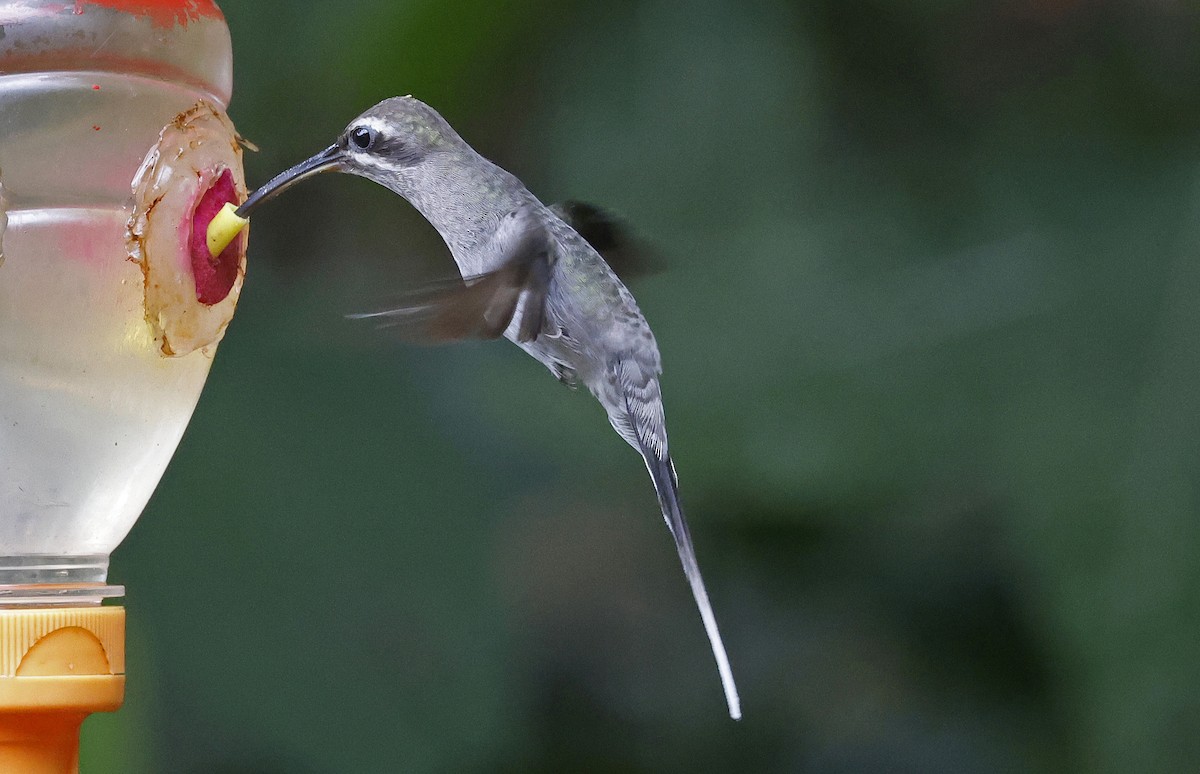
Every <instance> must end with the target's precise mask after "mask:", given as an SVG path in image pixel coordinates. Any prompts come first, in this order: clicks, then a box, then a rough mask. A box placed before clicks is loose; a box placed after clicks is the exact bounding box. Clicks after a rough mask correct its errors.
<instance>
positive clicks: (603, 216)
mask: <svg viewBox="0 0 1200 774" xmlns="http://www.w3.org/2000/svg"><path fill="white" fill-rule="evenodd" d="M550 209H551V210H553V211H554V214H555V215H557V216H558V217H560V218H562V219H563V221H564V222H565V223H566V224H567V225H568V226H570V227H571V228H573V229H575V231H576V233H578V234H579V236H581V237H583V238H584V239H586V240H587V242H588V244H590V245H591V246H592V247H593V248H595V250H596V252H598V253H600V257H602V258H603V259H604V262H605V263H607V264H608V265H609V266H610V267H611V268H612V270H613V271H614V272H615V273H616V275H617V276H618V277H620V278H621V279H622V280H628V279H630V278H631V277H637V276H643V275H646V274H657V273H659V272H660V271H662V270H663V268H664V264H665V262H664V261H663V259H662V257H661V256H660V255H658V253H656V252H655V251H654V250H652V249H650V247H649V246H648V245H646V244H645V243H644V242H642V241H640V240H639V239H637V238H636V237H634V236H633V234H632V233H631V232H630V229H629V227H628V226H627V225H626V224H625V223H624V222H622V221H621V220H620V219H619V218H617V217H616V216H614V215H613V214H612V213H610V212H607V211H605V210H603V209H601V208H600V207H597V206H596V205H594V204H588V203H587V202H580V201H565V202H562V203H560V204H555V205H553V206H552V207H551V208H550Z"/></svg>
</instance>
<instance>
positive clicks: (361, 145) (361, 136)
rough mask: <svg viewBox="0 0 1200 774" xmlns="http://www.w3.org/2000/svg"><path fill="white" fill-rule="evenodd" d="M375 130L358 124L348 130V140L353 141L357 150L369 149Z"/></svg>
mask: <svg viewBox="0 0 1200 774" xmlns="http://www.w3.org/2000/svg"><path fill="white" fill-rule="evenodd" d="M375 134H376V133H375V130H373V129H370V128H368V127H365V126H358V127H355V128H354V129H352V130H350V142H352V143H354V145H355V147H357V148H358V149H359V150H370V148H371V146H372V145H374V144H375Z"/></svg>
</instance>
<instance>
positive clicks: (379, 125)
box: [354, 116, 387, 134]
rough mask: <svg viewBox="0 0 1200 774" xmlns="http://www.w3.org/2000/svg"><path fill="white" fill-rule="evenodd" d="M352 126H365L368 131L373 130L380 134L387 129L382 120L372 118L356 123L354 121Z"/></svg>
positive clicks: (362, 119) (368, 117) (361, 119)
mask: <svg viewBox="0 0 1200 774" xmlns="http://www.w3.org/2000/svg"><path fill="white" fill-rule="evenodd" d="M354 126H355V127H359V126H365V127H367V128H368V129H374V130H375V131H377V132H379V133H380V134H382V133H383V130H384V129H386V128H387V122H386V121H384V120H383V119H380V118H375V117H374V116H367V117H366V118H360V119H359V120H358V121H356V122H355V124H354Z"/></svg>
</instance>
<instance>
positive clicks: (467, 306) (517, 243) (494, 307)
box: [348, 213, 552, 343]
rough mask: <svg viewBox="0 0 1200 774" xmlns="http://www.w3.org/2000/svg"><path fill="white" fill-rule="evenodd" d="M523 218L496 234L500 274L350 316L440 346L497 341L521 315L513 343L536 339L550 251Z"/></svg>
mask: <svg viewBox="0 0 1200 774" xmlns="http://www.w3.org/2000/svg"><path fill="white" fill-rule="evenodd" d="M521 215H522V213H513V215H510V216H509V218H507V219H506V224H511V225H507V226H505V227H506V228H508V229H509V231H511V232H514V233H504V232H503V231H501V232H500V233H498V234H497V238H498V239H500V240H502V243H504V244H507V245H509V248H508V249H507V250H506V254H507V257H506V259H505V261H504V263H503V264H502V265H501V266H500V268H499V269H496V270H495V271H491V272H487V273H485V274H479V275H475V276H472V277H464V278H462V279H457V278H456V279H453V280H448V281H446V282H439V283H434V284H431V285H428V286H426V287H425V288H422V289H420V290H417V291H414V292H413V293H411V294H409V295H408V296H407V297H406V298H405V303H404V304H403V305H401V306H398V307H394V308H391V309H385V310H382V311H379V312H367V313H364V314H352V315H348V316H349V317H350V318H352V319H373V320H377V321H378V322H379V323H380V327H382V328H397V329H399V330H400V332H401V333H402V334H404V335H405V337H406V338H408V339H410V340H424V341H432V342H437V343H442V342H447V341H458V340H460V339H497V338H500V336H502V335H504V331H505V330H507V329H508V327H509V325H510V324H511V323H512V321H513V318H514V317H515V316H516V315H517V312H518V310H519V311H520V313H521V320H520V323H519V327H518V329H517V340H518V341H521V342H526V341H532V340H534V339H535V338H537V336H538V334H539V333H541V331H542V326H543V323H544V321H545V314H546V294H547V292H549V288H550V262H551V258H552V250H551V244H550V240H549V237H548V236H547V234H546V230H545V228H544V227H542V226H541V225H540V224H536V223H534V222H533V221H532V220H530V219H528V218H525V217H521ZM505 227H502V228H505Z"/></svg>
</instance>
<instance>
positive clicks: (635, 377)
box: [236, 96, 741, 719]
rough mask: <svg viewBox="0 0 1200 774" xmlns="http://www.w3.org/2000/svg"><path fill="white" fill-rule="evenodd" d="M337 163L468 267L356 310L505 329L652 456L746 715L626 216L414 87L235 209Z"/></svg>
mask: <svg viewBox="0 0 1200 774" xmlns="http://www.w3.org/2000/svg"><path fill="white" fill-rule="evenodd" d="M330 171H337V172H345V173H348V174H352V175H358V176H360V177H365V178H367V179H368V180H371V181H374V182H375V183H378V184H380V185H382V186H384V187H386V188H389V189H390V190H392V191H393V192H395V193H396V194H398V195H399V196H401V197H403V198H404V199H406V200H407V201H408V202H409V203H410V204H412V206H413V207H415V208H416V209H417V211H418V212H420V214H421V215H422V216H424V217H425V219H426V220H428V221H429V222H430V224H432V225H433V227H434V228H435V229H436V230H437V231H438V233H439V234H440V235H441V237H442V239H443V240H444V241H445V243H446V246H447V247H448V248H449V250H450V254H451V256H452V257H453V258H454V261H455V263H456V264H457V265H458V269H459V273H460V275H461V278H458V277H456V278H455V279H453V280H451V281H450V282H447V283H440V284H435V285H432V286H430V287H428V288H426V289H423V290H420V291H417V292H415V293H414V294H412V296H411V297H410V298H409V299H407V300H408V301H409V302H410V303H407V304H406V305H404V306H402V307H400V308H394V309H388V310H385V311H382V312H373V313H368V314H365V315H355V316H357V317H374V318H378V319H379V320H380V321H382V322H385V323H387V322H391V323H395V324H399V325H401V326H402V327H404V328H405V329H407V330H409V331H416V332H418V333H419V334H420V335H422V336H423V337H424V338H427V339H431V340H434V341H454V340H461V339H470V338H482V339H496V338H500V337H501V336H503V337H504V338H506V339H508V340H509V341H512V342H513V343H515V344H516V345H517V346H518V347H520V348H521V349H523V350H525V352H527V353H529V354H530V355H532V356H533V357H534V359H536V360H537V361H538V362H540V363H541V364H542V365H544V366H545V367H546V368H548V369H549V370H550V372H551V373H552V374H553V375H554V376H555V377H556V378H557V379H558V380H559V381H560V382H562V383H564V384H566V385H568V386H572V387H575V386H577V385H582V386H584V387H586V388H587V390H588V391H589V392H590V393H591V394H592V395H593V396H595V398H596V400H598V401H599V402H600V405H601V406H603V407H604V410H605V412H606V413H607V414H608V421H609V423H610V424H611V425H612V427H613V429H614V430H616V432H617V434H618V435H620V436H621V438H623V439H625V441H626V442H627V443H628V444H629V445H630V446H632V447H633V448H634V449H635V450H636V451H637V452H638V453H639V454H640V455H641V456H642V459H643V461H644V462H645V465H646V469H647V471H649V473H650V478H651V479H652V480H653V482H654V488H655V491H656V493H657V495H658V502H659V505H660V507H661V510H662V515H663V519H664V520H665V521H666V523H667V527H668V529H669V530H670V532H671V535H672V537H673V538H674V541H675V547H676V550H677V551H678V554H679V559H680V561H681V562H682V564H683V572H684V575H685V576H686V577H687V580H688V583H689V585H690V587H691V591H692V595H693V596H694V598H695V601H696V606H697V607H698V608H699V611H700V617H701V619H702V620H703V623H704V628H705V631H706V633H707V635H708V639H709V642H710V644H711V646H712V651H713V655H714V657H715V658H716V662H717V669H718V672H719V673H720V677H721V685H722V688H723V689H724V693H725V700H726V703H727V705H728V709H729V715H730V717H732V718H734V719H738V718H740V717H741V703H740V699H739V698H738V692H737V687H736V685H735V684H734V680H733V672H732V670H731V669H730V666H729V658H728V656H727V654H726V652H725V646H724V644H723V642H722V640H721V634H720V631H719V630H718V629H717V621H716V618H715V617H714V615H713V611H712V605H711V604H710V602H709V599H708V592H707V591H706V589H705V587H704V580H703V578H702V577H701V575H700V568H699V566H698V565H697V563H696V553H695V549H694V548H693V545H692V537H691V534H690V532H689V530H688V524H687V521H686V520H685V518H684V514H683V508H682V506H681V504H680V497H679V481H678V478H677V476H676V473H675V465H674V463H673V462H672V460H671V454H670V451H669V447H668V443H667V430H666V422H665V419H664V415H663V401H662V392H661V389H660V386H659V376H660V374H661V372H662V363H661V360H660V357H659V352H658V344H657V343H656V341H655V338H654V334H653V332H651V330H650V326H649V324H647V322H646V318H645V317H644V316H643V315H642V312H641V311H640V310H639V309H638V305H637V302H636V301H634V298H633V295H632V294H630V292H629V290H628V289H627V288H626V287H625V284H624V283H623V282H622V281H621V280H620V279H619V278H618V276H617V274H616V273H615V272H614V271H613V268H612V267H610V265H609V263H607V262H606V261H605V258H604V257H602V255H601V250H602V251H604V253H605V254H606V255H607V256H609V258H610V260H612V261H613V263H614V265H617V259H618V258H620V257H621V254H622V252H623V251H622V250H621V249H620V248H621V246H622V245H623V244H624V240H623V239H622V238H621V235H620V229H619V227H618V226H617V224H616V222H615V221H613V220H612V219H611V218H609V217H608V216H607V215H606V213H604V212H603V211H602V210H600V209H598V208H595V207H592V206H590V205H585V204H581V203H572V204H569V205H566V206H555V207H549V206H546V205H544V204H542V202H541V201H539V200H538V199H537V198H536V197H535V196H534V195H533V194H532V193H530V192H529V191H528V190H527V189H526V187H525V186H524V185H523V184H522V183H521V181H520V180H518V179H517V178H516V177H514V176H513V175H511V174H509V173H508V172H506V171H505V170H503V169H501V168H500V167H499V166H497V165H495V164H493V163H492V162H490V161H488V160H487V159H485V158H484V157H483V156H481V155H480V154H479V153H477V152H476V151H475V150H474V149H473V148H471V146H470V145H468V144H467V143H466V142H465V141H464V140H463V139H462V138H461V137H460V136H459V135H458V133H457V132H455V131H454V129H453V128H451V126H450V124H449V123H447V122H446V120H445V119H444V118H442V116H441V115H440V114H439V113H438V112H437V111H436V110H434V109H433V108H431V107H430V106H428V105H426V104H425V103H424V102H421V101H420V100H417V99H415V98H413V97H411V96H407V97H393V98H390V99H385V100H383V101H382V102H380V103H378V104H377V105H375V106H374V107H372V108H370V109H369V110H367V111H366V112H364V113H363V114H362V115H360V116H358V117H357V118H355V119H354V120H353V121H351V122H350V124H349V125H348V126H347V127H346V129H345V130H344V131H343V132H342V133H341V135H340V136H339V137H338V138H337V141H336V142H334V143H333V144H332V145H330V146H329V147H328V148H326V149H325V150H323V151H321V152H320V153H317V154H316V155H314V156H312V157H311V158H309V159H306V160H305V161H302V162H300V163H299V164H297V165H295V166H293V167H291V168H290V169H287V170H285V171H284V172H282V173H280V174H279V175H276V176H275V177H274V178H272V179H271V180H270V181H268V182H267V183H266V184H265V185H263V186H262V187H261V188H259V189H258V190H257V191H255V192H254V193H253V194H252V195H251V196H250V197H249V198H248V199H247V200H246V202H245V203H244V204H242V205H241V206H240V207H238V208H237V210H236V215H237V216H238V217H239V218H241V219H243V222H244V219H245V218H248V216H249V214H250V212H251V210H253V209H254V208H256V207H257V206H258V205H259V204H261V203H262V202H264V201H267V200H268V199H270V198H272V197H274V196H276V195H278V194H279V193H281V192H283V191H284V190H286V189H287V188H289V187H290V186H292V185H294V184H295V183H297V182H299V181H301V180H303V179H305V178H308V177H311V176H313V175H316V174H319V173H322V172H330ZM589 237H590V238H591V241H589ZM597 247H599V248H600V250H597Z"/></svg>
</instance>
